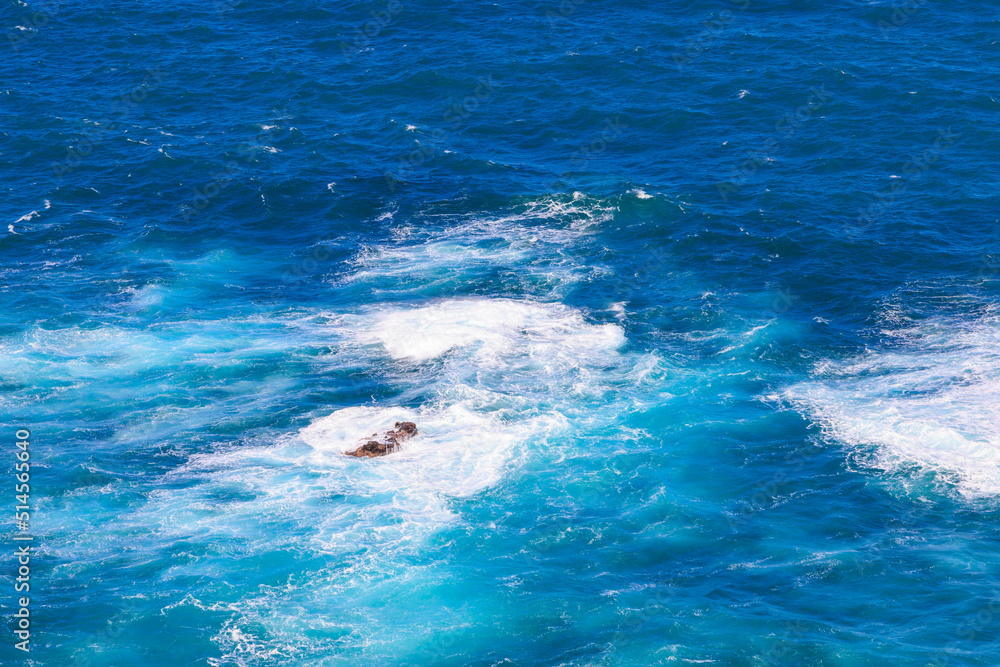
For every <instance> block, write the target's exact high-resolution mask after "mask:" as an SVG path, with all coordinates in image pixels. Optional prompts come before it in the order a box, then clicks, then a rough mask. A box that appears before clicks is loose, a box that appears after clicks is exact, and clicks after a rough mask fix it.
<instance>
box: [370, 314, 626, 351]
mask: <svg viewBox="0 0 1000 667" xmlns="http://www.w3.org/2000/svg"><path fill="white" fill-rule="evenodd" d="M374 334H375V336H376V337H377V338H378V340H379V341H381V343H382V345H383V346H384V347H385V349H386V350H387V351H388V352H389V354H390V355H392V357H393V358H395V359H404V358H409V359H415V360H418V361H426V360H428V359H432V358H434V357H438V356H440V355H442V354H444V353H445V352H447V351H448V350H451V349H452V348H456V347H469V346H475V347H476V350H475V353H476V360H477V362H478V363H480V364H486V365H490V364H495V363H497V361H498V360H499V359H500V358H501V357H502V356H503V355H505V354H510V353H520V354H526V355H528V356H531V357H536V358H537V357H540V356H541V355H542V354H544V353H546V352H548V353H549V355H548V356H549V358H548V359H546V361H548V362H550V363H551V362H552V360H553V359H552V356H553V355H558V354H560V353H563V354H587V353H588V352H591V351H595V350H613V349H615V348H617V347H619V346H621V345H622V344H623V343H624V342H625V337H624V334H623V333H622V330H621V329H620V328H619V327H618V326H616V325H613V324H605V325H592V324H587V323H586V322H585V321H584V319H583V317H582V316H581V315H580V314H579V313H578V312H577V311H574V310H573V309H570V308H567V307H564V306H561V305H558V304H537V303H531V302H523V301H513V300H509V299H454V300H449V301H443V302H440V303H436V304H432V305H429V306H425V307H423V308H414V309H400V310H394V311H390V312H388V313H385V314H383V315H381V316H379V317H378V318H377V319H376V324H375V328H374ZM518 346H521V349H520V350H518V349H517V347H518Z"/></svg>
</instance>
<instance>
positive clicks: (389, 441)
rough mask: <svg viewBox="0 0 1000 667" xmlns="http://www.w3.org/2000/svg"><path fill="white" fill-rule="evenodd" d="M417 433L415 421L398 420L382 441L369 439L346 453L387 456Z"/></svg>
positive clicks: (367, 456) (363, 455)
mask: <svg viewBox="0 0 1000 667" xmlns="http://www.w3.org/2000/svg"><path fill="white" fill-rule="evenodd" d="M372 435H375V434H372ZM415 435H417V425H416V424H414V423H413V422H396V426H395V427H394V429H393V430H392V431H387V432H386V434H385V435H384V436H383V437H382V439H381V441H379V440H369V441H368V442H366V443H365V444H363V445H361V446H360V447H358V448H357V449H355V450H353V451H350V452H344V454H346V455H347V456H356V457H358V458H374V457H376V456H385V455H386V454H391V453H393V452H395V451H397V450H398V449H399V448H400V446H401V445H402V443H404V442H406V441H407V440H409V439H410V438H412V437H413V436H415Z"/></svg>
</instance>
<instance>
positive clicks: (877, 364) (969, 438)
mask: <svg viewBox="0 0 1000 667" xmlns="http://www.w3.org/2000/svg"><path fill="white" fill-rule="evenodd" d="M893 334H894V336H895V337H896V338H897V339H898V340H899V343H898V345H896V346H894V347H893V348H892V349H886V350H880V351H872V352H869V353H868V354H865V355H862V356H860V357H858V358H855V359H849V360H847V361H842V362H839V361H828V362H824V363H821V364H820V365H818V366H817V368H816V370H815V372H814V376H815V377H814V379H812V380H810V381H808V382H803V383H800V384H797V385H794V386H792V387H790V388H788V389H787V390H786V391H785V392H784V395H785V397H786V398H787V399H789V400H790V401H791V402H792V403H793V404H794V405H795V406H797V407H798V408H799V409H800V410H802V411H803V412H804V413H805V414H807V415H808V416H810V417H811V418H813V419H814V420H816V421H817V422H818V423H819V424H821V425H822V426H823V428H824V430H825V431H826V432H827V433H828V434H829V436H831V437H832V438H835V439H836V440H839V441H841V442H843V443H845V444H846V445H848V446H849V447H851V448H852V449H853V450H854V451H856V452H858V454H859V457H860V458H861V460H863V461H864V462H865V463H866V464H867V465H869V466H871V467H874V468H877V469H881V470H883V471H885V472H887V473H890V474H900V475H904V476H908V475H910V473H912V472H913V471H914V470H915V471H916V472H917V474H922V473H933V474H934V475H935V477H936V479H937V480H938V481H944V482H946V483H947V484H948V485H949V486H950V487H951V488H954V489H956V490H957V491H958V492H959V493H961V494H963V495H965V496H967V497H975V496H995V495H997V494H1000V414H998V412H997V405H1000V352H998V350H1000V322H998V321H997V320H996V319H995V318H986V319H983V320H980V321H978V322H975V323H962V322H951V321H945V320H943V319H931V320H928V321H925V322H923V323H921V324H919V325H918V326H915V327H910V328H907V329H903V330H897V331H895V332H893Z"/></svg>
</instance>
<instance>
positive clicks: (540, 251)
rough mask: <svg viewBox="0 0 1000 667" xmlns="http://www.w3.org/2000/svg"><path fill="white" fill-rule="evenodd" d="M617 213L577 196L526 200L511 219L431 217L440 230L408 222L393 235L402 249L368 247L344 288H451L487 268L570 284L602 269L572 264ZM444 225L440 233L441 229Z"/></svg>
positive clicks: (504, 215)
mask: <svg viewBox="0 0 1000 667" xmlns="http://www.w3.org/2000/svg"><path fill="white" fill-rule="evenodd" d="M613 212H614V207H612V206H610V205H609V204H607V203H606V202H602V201H599V200H593V199H590V198H587V197H585V196H584V195H582V194H580V193H574V195H573V199H572V200H567V199H566V198H565V197H562V198H559V197H544V198H541V199H539V200H536V201H532V202H528V203H526V204H524V205H523V206H521V207H519V208H518V210H516V211H512V212H510V213H499V214H491V215H488V216H486V215H462V216H454V215H428V216H427V217H428V218H430V219H432V222H433V223H434V226H435V227H436V228H437V231H435V232H433V233H428V232H425V231H424V229H425V226H424V225H422V224H420V220H417V221H415V223H416V224H404V225H401V226H399V227H397V228H396V229H394V231H393V236H394V237H395V239H396V241H397V243H394V244H386V245H381V246H377V247H372V248H367V249H365V250H363V251H362V252H360V253H359V254H358V255H357V256H356V257H355V258H354V260H353V265H354V267H355V270H354V271H352V272H351V273H349V274H348V275H346V276H344V277H343V280H344V281H346V282H366V281H374V282H377V283H379V285H380V289H381V290H386V289H387V288H386V287H385V279H386V278H387V277H396V278H400V279H405V280H406V282H407V287H408V288H410V289H412V288H413V287H416V286H417V285H418V284H419V283H423V284H440V285H444V284H449V283H450V282H454V280H455V279H456V278H460V277H461V274H463V273H467V272H475V271H476V270H478V269H481V268H482V269H484V268H488V267H495V268H500V267H505V268H508V269H510V270H511V272H514V273H516V275H518V276H522V277H527V278H529V279H531V280H532V281H534V282H535V283H537V284H541V285H543V286H544V287H545V288H548V287H554V288H558V287H564V286H568V285H571V284H573V283H575V282H577V281H579V280H581V279H582V278H583V277H584V276H586V275H587V273H589V272H593V271H599V270H600V267H593V266H586V265H584V264H583V263H581V262H579V261H575V260H574V259H573V254H572V253H571V252H570V251H571V249H572V248H573V247H574V246H577V245H578V244H580V243H582V242H585V241H586V240H587V238H588V237H589V236H590V235H591V234H592V232H593V231H594V229H596V228H597V227H599V226H600V225H601V224H603V223H604V222H606V221H607V220H609V219H611V216H612V215H613ZM442 224H443V225H444V228H443V229H441V228H440V226H441V225H442Z"/></svg>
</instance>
